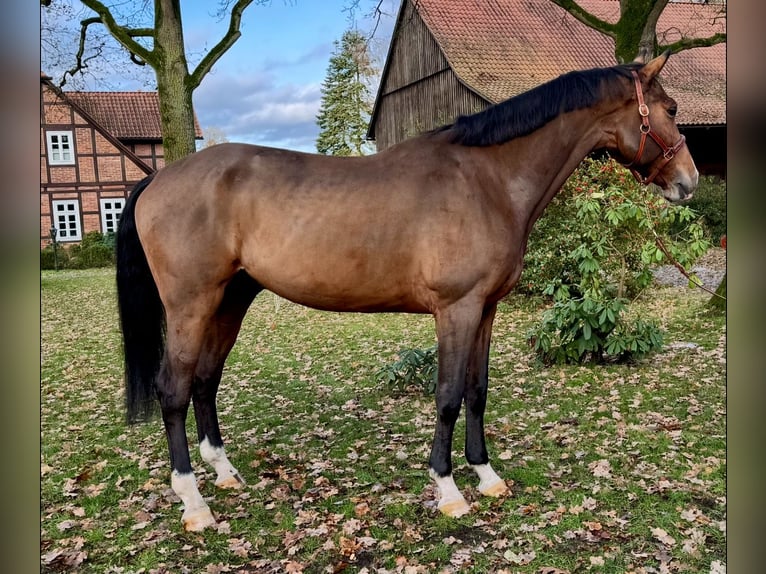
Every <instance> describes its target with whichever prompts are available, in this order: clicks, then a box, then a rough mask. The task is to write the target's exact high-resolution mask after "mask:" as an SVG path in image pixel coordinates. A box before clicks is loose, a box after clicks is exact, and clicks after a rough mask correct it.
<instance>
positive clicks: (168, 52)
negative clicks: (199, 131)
mask: <svg viewBox="0 0 766 574" xmlns="http://www.w3.org/2000/svg"><path fill="white" fill-rule="evenodd" d="M155 29H156V37H155V40H156V43H155V46H156V48H155V50H156V51H157V53H158V57H159V59H160V61H161V62H162V65H161V66H158V67H157V68H155V71H156V73H157V91H158V93H159V100H160V117H161V121H162V141H163V147H164V149H165V162H166V163H170V162H172V161H175V160H177V159H180V158H182V157H184V156H186V155H189V154H190V153H193V152H194V151H195V149H196V146H195V143H194V111H193V106H192V91H191V89H190V88H189V86H188V78H189V69H188V65H187V62H186V54H185V52H184V37H183V29H182V27H181V7H180V4H179V0H159V1H158V2H157V4H156V12H155Z"/></svg>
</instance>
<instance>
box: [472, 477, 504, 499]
mask: <svg viewBox="0 0 766 574" xmlns="http://www.w3.org/2000/svg"><path fill="white" fill-rule="evenodd" d="M479 492H481V493H482V494H483V495H484V496H492V497H494V498H498V497H500V496H505V495H507V494H510V493H511V489H510V488H508V485H507V484H505V481H504V480H502V479H500V480H498V481H497V482H494V483H492V484H490V485H488V486H485V487H484V488H482V487H481V486H480V487H479Z"/></svg>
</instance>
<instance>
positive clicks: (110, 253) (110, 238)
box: [40, 231, 115, 269]
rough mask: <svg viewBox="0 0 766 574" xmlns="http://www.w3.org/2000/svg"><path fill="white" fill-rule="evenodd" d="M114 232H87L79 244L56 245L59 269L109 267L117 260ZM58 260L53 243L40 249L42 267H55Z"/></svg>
mask: <svg viewBox="0 0 766 574" xmlns="http://www.w3.org/2000/svg"><path fill="white" fill-rule="evenodd" d="M114 235H115V234H114V233H107V234H106V235H104V234H103V233H101V232H100V231H91V232H89V233H86V234H85V235H84V236H83V238H82V241H80V243H79V244H74V245H65V244H61V243H59V244H58V245H57V247H56V254H55V255H56V257H57V258H58V266H59V269H90V268H94V267H109V266H111V265H114V262H115V249H114V247H115V237H114ZM55 265H56V260H55V258H54V253H53V245H48V246H46V247H45V248H43V249H42V250H40V267H41V268H42V269H54V268H55Z"/></svg>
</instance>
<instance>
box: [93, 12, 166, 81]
mask: <svg viewBox="0 0 766 574" xmlns="http://www.w3.org/2000/svg"><path fill="white" fill-rule="evenodd" d="M81 2H82V3H83V4H85V5H86V6H87V7H88V8H90V9H91V10H93V11H94V12H95V13H96V14H98V16H99V19H100V21H101V23H102V24H103V25H104V26H105V27H106V29H107V30H109V33H110V34H111V35H112V36H114V39H115V40H117V41H118V42H119V43H120V44H121V45H122V46H123V47H124V48H125V49H126V50H128V52H130V54H131V60H134V56H135V57H138V58H140V59H141V60H142V61H144V62H146V63H148V64H150V65H151V66H152V67H154V65H155V64H156V61H155V60H156V58H155V53H154V51H153V50H149V49H147V48H145V47H144V46H142V45H141V44H140V43H139V42H136V41H135V40H134V39H133V38H134V37H147V36H153V35H154V34H153V31H152V30H151V29H149V28H139V29H131V28H126V27H124V26H120V25H119V24H117V22H116V21H115V20H114V16H112V13H111V12H110V11H109V8H108V7H106V6H105V5H104V4H102V3H101V2H99V1H98V0H81ZM134 61H135V60H134Z"/></svg>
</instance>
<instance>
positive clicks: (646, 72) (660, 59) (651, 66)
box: [640, 50, 670, 82]
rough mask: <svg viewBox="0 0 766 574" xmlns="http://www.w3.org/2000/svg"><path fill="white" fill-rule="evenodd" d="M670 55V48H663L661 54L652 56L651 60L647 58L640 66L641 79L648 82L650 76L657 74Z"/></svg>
mask: <svg viewBox="0 0 766 574" xmlns="http://www.w3.org/2000/svg"><path fill="white" fill-rule="evenodd" d="M669 57H670V50H665V51H664V52H663V53H662V54H660V55H659V56H657V57H656V58H654V59H653V60H649V62H647V63H646V64H644V65H643V66H642V67H641V70H640V73H641V79H642V80H644V81H645V82H648V81H649V80H651V79H652V78H654V77H655V76H656V75H657V74H659V73H660V70H662V67H663V66H664V65H665V62H667V61H668V58H669Z"/></svg>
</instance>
